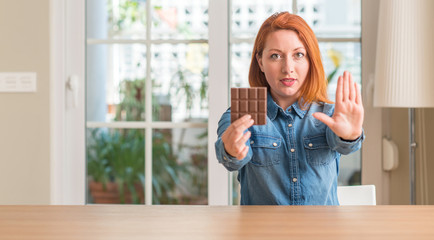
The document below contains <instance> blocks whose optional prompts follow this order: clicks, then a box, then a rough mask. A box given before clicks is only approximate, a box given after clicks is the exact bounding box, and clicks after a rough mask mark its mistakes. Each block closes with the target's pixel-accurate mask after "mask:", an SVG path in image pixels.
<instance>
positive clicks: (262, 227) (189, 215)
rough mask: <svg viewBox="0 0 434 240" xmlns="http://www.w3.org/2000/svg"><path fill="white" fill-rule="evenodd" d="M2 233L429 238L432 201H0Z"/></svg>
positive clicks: (36, 236) (118, 236)
mask: <svg viewBox="0 0 434 240" xmlns="http://www.w3.org/2000/svg"><path fill="white" fill-rule="evenodd" d="M0 239H44V240H45V239H56V240H59V239H207V240H208V239H267V240H268V239H333V240H336V239H411V240H419V239H434V206H339V207H338V206H144V205H135V206H134V205H88V206H0Z"/></svg>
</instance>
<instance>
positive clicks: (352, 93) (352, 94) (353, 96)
mask: <svg viewBox="0 0 434 240" xmlns="http://www.w3.org/2000/svg"><path fill="white" fill-rule="evenodd" d="M348 75H349V81H348V86H349V88H350V95H349V99H350V101H354V100H355V99H356V89H355V88H354V82H353V75H351V73H348Z"/></svg>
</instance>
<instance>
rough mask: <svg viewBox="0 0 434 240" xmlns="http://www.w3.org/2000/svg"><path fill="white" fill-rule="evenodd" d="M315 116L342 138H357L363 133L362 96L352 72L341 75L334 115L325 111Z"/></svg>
mask: <svg viewBox="0 0 434 240" xmlns="http://www.w3.org/2000/svg"><path fill="white" fill-rule="evenodd" d="M313 116H314V117H315V118H316V119H318V120H320V121H321V122H323V123H324V124H326V125H327V126H328V127H329V128H330V129H331V130H332V131H333V132H334V133H335V134H336V135H338V136H339V137H340V138H342V139H345V140H355V139H357V138H358V137H359V136H360V135H361V134H362V124H363V117H364V109H363V104H362V97H361V93H360V91H359V89H358V87H357V84H356V83H355V82H353V77H352V76H351V73H349V72H347V71H345V72H344V76H343V77H342V76H339V79H338V86H337V89H336V103H335V112H334V113H333V116H332V117H329V116H327V115H326V114H324V113H314V114H313Z"/></svg>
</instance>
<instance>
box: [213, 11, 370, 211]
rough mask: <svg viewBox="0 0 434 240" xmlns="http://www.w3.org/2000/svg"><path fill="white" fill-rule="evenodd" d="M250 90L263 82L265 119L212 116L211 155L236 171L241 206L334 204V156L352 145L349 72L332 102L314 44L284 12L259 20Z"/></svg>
mask: <svg viewBox="0 0 434 240" xmlns="http://www.w3.org/2000/svg"><path fill="white" fill-rule="evenodd" d="M249 84H250V86H251V87H267V90H268V96H267V123H266V125H253V124H254V123H253V120H252V118H251V116H249V115H245V116H243V117H242V118H240V119H238V120H236V121H234V122H233V123H232V124H231V120H230V119H231V118H230V109H228V110H227V111H226V112H225V113H224V114H223V116H222V117H221V119H220V121H219V126H218V129H217V134H218V139H217V141H216V143H215V148H216V154H217V159H218V160H219V162H220V163H221V164H223V166H224V167H226V168H227V169H228V170H229V171H238V181H239V182H240V185H241V204H242V205H339V201H338V198H337V179H338V174H339V161H340V156H341V154H350V153H352V152H354V151H356V150H358V149H360V147H361V144H362V142H363V139H364V133H363V129H362V124H363V114H364V110H363V104H362V99H361V96H360V91H359V89H358V87H357V85H356V83H354V82H353V80H352V76H351V74H350V73H349V72H344V74H343V76H340V77H339V79H338V85H337V89H336V102H335V103H334V104H333V103H332V102H331V101H330V100H328V98H327V91H326V89H327V82H326V78H325V73H324V68H323V64H322V62H321V55H320V50H319V47H318V41H317V39H316V37H315V34H314V33H313V31H312V29H311V28H310V27H309V26H308V24H307V23H306V22H305V21H304V20H303V19H302V18H301V17H299V16H297V15H294V14H290V13H288V12H282V13H276V14H274V15H272V16H271V17H269V18H268V19H267V20H265V22H264V23H263V24H262V26H261V28H260V29H259V32H258V34H257V36H256V40H255V43H254V47H253V53H252V60H251V63H250V72H249Z"/></svg>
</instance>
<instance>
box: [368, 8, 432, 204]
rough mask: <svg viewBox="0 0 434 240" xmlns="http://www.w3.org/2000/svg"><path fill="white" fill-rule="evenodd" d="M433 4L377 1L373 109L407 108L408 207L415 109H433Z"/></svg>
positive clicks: (412, 180)
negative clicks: (378, 3) (378, 2)
mask: <svg viewBox="0 0 434 240" xmlns="http://www.w3.org/2000/svg"><path fill="white" fill-rule="evenodd" d="M433 11H434V1H432V0H381V2H380V8H379V19H378V23H379V25H378V35H377V37H378V38H377V55H376V74H375V92H374V106H375V107H392V108H408V109H409V150H410V151H409V164H410V166H409V168H410V169H409V170H410V173H409V174H410V204H415V203H416V194H415V193H416V192H415V166H416V164H415V148H416V143H415V140H414V112H415V108H428V107H434V44H433V40H434V17H433V15H432V12H433Z"/></svg>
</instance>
